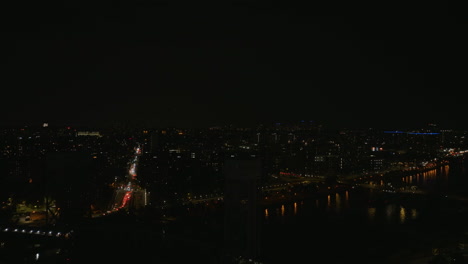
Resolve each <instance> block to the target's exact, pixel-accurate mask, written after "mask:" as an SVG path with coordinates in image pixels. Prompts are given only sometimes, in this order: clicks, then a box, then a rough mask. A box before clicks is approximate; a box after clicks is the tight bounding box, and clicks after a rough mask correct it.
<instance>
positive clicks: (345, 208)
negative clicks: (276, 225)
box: [263, 191, 419, 224]
mask: <svg viewBox="0 0 468 264" xmlns="http://www.w3.org/2000/svg"><path fill="white" fill-rule="evenodd" d="M370 193H371V192H370ZM372 193H373V194H375V193H376V192H375V191H373V192H372ZM271 212H274V214H271ZM320 213H325V214H327V215H329V216H330V217H338V218H339V217H341V216H344V217H346V216H348V215H354V216H356V217H358V218H361V219H362V218H364V219H367V221H368V222H369V223H390V224H405V223H407V222H408V220H415V219H417V217H418V216H419V209H417V208H411V207H408V206H403V205H400V204H397V203H396V202H392V203H387V204H377V205H371V204H367V203H366V202H362V201H354V200H353V192H352V191H345V192H337V193H335V194H327V195H324V196H322V197H317V198H315V199H305V200H300V201H294V202H290V203H284V204H281V205H277V206H270V207H268V208H265V209H263V219H264V220H271V221H274V220H275V219H280V222H282V223H285V222H287V221H289V220H290V219H292V218H295V217H303V216H304V215H306V216H307V215H314V214H320Z"/></svg>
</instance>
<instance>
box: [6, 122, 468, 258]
mask: <svg viewBox="0 0 468 264" xmlns="http://www.w3.org/2000/svg"><path fill="white" fill-rule="evenodd" d="M1 133H2V139H3V140H2V142H1V145H0V147H1V159H0V161H1V167H0V168H1V176H2V182H3V183H4V184H2V185H1V192H0V193H1V195H2V196H1V203H2V210H1V219H0V228H1V229H0V243H1V248H0V252H1V253H2V254H0V255H1V256H2V259H1V260H2V261H4V262H5V263H35V262H38V261H39V259H41V260H47V261H52V260H53V261H59V260H60V261H62V262H60V263H84V262H87V261H89V260H90V259H93V260H102V261H106V260H112V261H132V260H135V261H140V260H141V261H145V260H152V261H160V262H161V263H181V262H183V261H188V260H190V259H192V260H197V261H204V262H205V263H242V262H243V261H245V262H252V263H279V262H282V261H286V260H287V259H290V260H295V259H296V258H299V256H300V255H301V254H299V253H297V252H296V253H291V254H293V256H291V255H289V254H290V253H288V252H287V250H286V249H288V250H290V249H289V248H290V246H289V245H284V244H283V243H284V242H285V241H288V242H287V243H288V244H291V243H292V244H296V246H295V247H296V248H298V249H300V250H304V251H307V248H308V247H312V248H317V249H319V250H318V252H316V253H315V254H318V255H321V254H334V256H329V259H330V261H337V262H339V261H341V258H342V259H343V260H344V259H355V258H356V256H353V255H350V254H354V253H353V251H354V250H357V249H356V248H355V246H353V245H351V244H349V243H345V244H344V245H340V243H338V244H336V243H335V242H332V241H335V240H340V239H345V237H344V235H343V234H346V236H348V235H350V236H351V237H354V239H358V238H359V236H358V233H359V232H362V234H361V235H362V236H363V237H367V239H369V241H363V242H359V243H363V245H362V246H367V247H370V248H369V249H368V250H369V252H368V253H365V254H366V255H367V256H365V257H362V259H363V260H366V261H368V260H369V261H370V260H372V259H373V261H378V262H379V263H384V259H389V260H392V261H395V262H393V263H396V262H399V263H406V262H403V261H410V260H413V259H415V260H417V259H418V258H420V259H424V260H426V261H428V260H429V259H433V258H435V256H438V255H437V254H435V253H434V252H433V251H435V252H440V253H438V254H445V255H447V256H451V257H453V256H455V254H456V253H459V254H465V251H464V246H465V243H466V240H465V238H464V232H465V231H464V228H465V225H464V224H462V222H463V220H462V219H466V209H465V208H466V207H465V206H466V205H465V200H466V198H465V197H466V194H467V193H466V183H467V182H466V172H465V171H464V166H466V165H465V164H466V154H465V150H466V149H468V144H467V142H466V140H465V137H466V133H468V132H467V131H457V130H450V129H440V128H438V127H437V125H433V124H431V125H429V126H427V127H426V128H421V129H418V130H411V131H404V130H376V129H360V130H350V129H338V130H335V129H327V128H326V127H323V125H321V124H317V123H314V122H308V121H304V120H302V121H298V122H295V123H287V124H284V123H273V124H271V125H265V124H262V125H258V126H256V127H249V128H247V127H235V126H226V127H221V126H219V127H209V128H206V129H182V128H162V129H161V128H158V129H155V128H134V129H127V130H119V129H116V128H106V129H103V128H101V129H98V128H95V129H93V130H89V128H86V130H83V128H80V127H70V126H66V127H61V126H56V125H54V124H48V125H47V126H36V127H34V126H24V127H9V128H3V129H2V131H1ZM430 207H433V208H431V210H429V209H428V208H430ZM439 207H440V208H439ZM438 210H441V211H443V214H442V216H439V215H438V213H436V212H435V211H438ZM432 211H434V212H432ZM452 214H453V216H452V217H455V218H450V219H445V220H441V219H439V217H444V218H445V217H449V215H452ZM385 215H386V216H385ZM359 217H363V219H360V220H359V221H362V222H359V221H358V219H359ZM356 218H358V219H356ZM432 218H437V219H438V221H441V222H447V223H450V225H451V228H454V229H455V230H451V229H448V230H445V229H444V228H443V227H442V226H440V227H439V226H438V227H435V226H433V227H430V229H431V231H424V232H427V234H426V235H429V234H431V235H430V236H429V238H427V237H425V238H424V239H427V240H425V242H424V243H425V244H421V241H422V237H418V236H422V235H421V234H419V232H422V231H421V230H419V229H421V228H427V225H429V224H431V221H433V219H432ZM304 221H310V222H308V223H306V222H304ZM343 221H349V223H342V222H343ZM426 222H427V223H426ZM351 223H353V225H354V224H355V225H357V226H356V228H352V227H350V226H349V225H350V224H351ZM432 224H434V223H432ZM291 225H292V226H291ZM297 228H300V229H302V231H299V230H297ZM324 228H325V229H329V230H328V231H327V232H329V234H327V232H323V230H322V229H324ZM438 228H440V229H441V230H440V232H446V233H444V234H445V235H446V236H447V238H444V239H443V240H442V239H440V237H438V235H437V234H436V233H437V232H439V230H438ZM366 229H376V230H374V232H375V235H374V234H368V233H369V231H368V230H366ZM379 229H388V230H393V232H396V233H399V232H403V231H398V230H400V229H401V230H405V231H404V232H414V233H415V237H390V238H388V241H381V239H382V238H383V237H381V236H384V235H385V234H386V235H390V236H392V234H391V233H390V234H388V232H389V231H384V230H379ZM288 230H289V231H288ZM289 232H293V233H294V232H299V233H296V234H289ZM355 232H358V233H356V234H355ZM432 232H434V234H432ZM273 234H276V235H273ZM393 235H394V234H393ZM276 236H277V237H276ZM303 236H306V237H309V236H314V237H313V238H312V237H309V238H310V239H313V241H310V244H309V243H307V244H302V245H299V244H297V243H300V242H299V241H294V242H293V241H291V240H290V239H293V240H296V239H299V240H301V241H302V240H303V239H304V238H305V237H303ZM400 236H404V233H403V234H400ZM439 236H441V235H439ZM347 239H350V237H348V238H347ZM376 241H380V242H379V243H382V244H383V245H385V246H382V247H380V246H379V245H378V243H376ZM277 243H279V244H277ZM369 243H370V244H369ZM373 243H376V244H375V245H374V246H375V247H374V248H371V244H373ZM412 243H414V244H412ZM437 243H440V245H439V244H437ZM397 245H398V246H397ZM390 246H391V247H395V248H394V249H392V250H388V249H387V248H385V247H390ZM281 248H283V249H284V250H286V251H285V252H281V250H280V249H281ZM312 248H311V250H312ZM179 251H183V252H185V254H177V252H179ZM335 251H336V252H337V253H333V252H335ZM116 252H120V253H118V254H117V253H116ZM122 252H125V253H122ZM325 252H326V253H325ZM338 252H341V253H338ZM304 254H305V253H304ZM304 254H302V255H304ZM340 256H341V257H340ZM335 258H336V259H335ZM397 258H400V259H399V260H398V261H397V260H395V259H397ZM20 259H21V260H23V259H24V261H28V262H14V261H20ZM337 262H332V263H337ZM47 263H51V262H47ZM54 263H57V262H54ZM385 263H387V262H385ZM388 263H391V262H388ZM407 263H410V262H407ZM415 263H416V262H415ZM419 263H428V262H419Z"/></svg>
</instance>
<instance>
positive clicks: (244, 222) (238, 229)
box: [223, 158, 262, 261]
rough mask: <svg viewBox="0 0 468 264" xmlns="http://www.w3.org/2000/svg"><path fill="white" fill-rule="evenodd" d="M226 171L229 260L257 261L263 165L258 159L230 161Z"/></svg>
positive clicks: (227, 254) (225, 204)
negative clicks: (259, 203)
mask: <svg viewBox="0 0 468 264" xmlns="http://www.w3.org/2000/svg"><path fill="white" fill-rule="evenodd" d="M223 169H224V171H223V172H224V176H225V193H224V206H225V221H224V249H225V256H226V258H228V259H233V258H237V257H239V256H241V257H242V258H243V259H245V260H252V261H255V260H256V259H257V258H259V255H260V254H259V242H260V241H259V227H260V225H259V220H260V214H259V209H258V200H259V199H258V198H259V191H258V183H259V181H260V178H261V172H262V163H261V161H260V160H259V159H257V158H229V159H227V160H225V163H224V168H223Z"/></svg>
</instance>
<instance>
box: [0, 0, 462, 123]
mask: <svg viewBox="0 0 468 264" xmlns="http://www.w3.org/2000/svg"><path fill="white" fill-rule="evenodd" d="M6 2H16V3H7V4H6V3H5V4H4V3H2V4H1V5H2V6H1V7H0V12H1V16H0V17H1V18H0V19H2V21H1V22H2V24H1V34H2V59H1V61H0V65H1V72H2V79H1V87H2V96H1V99H2V100H1V104H0V110H1V118H0V125H3V124H5V125H7V124H27V125H40V124H42V123H43V122H49V124H104V123H111V122H124V123H134V124H150V125H155V126H179V127H192V126H195V127H200V126H201V127H203V126H212V125H222V124H236V125H241V126H250V125H252V124H257V123H269V122H285V121H296V120H313V121H316V122H320V123H323V124H325V125H329V126H335V127H378V128H388V129H399V128H402V127H414V128H417V127H421V126H423V125H425V124H427V123H437V124H439V125H440V126H441V127H445V128H468V118H467V115H466V113H467V111H466V109H467V106H468V103H467V99H466V98H467V96H466V95H465V90H466V88H467V84H466V76H467V58H468V52H467V47H468V43H467V42H468V41H467V37H466V36H467V33H468V31H467V24H468V23H467V21H468V19H467V16H466V14H465V13H464V11H465V9H463V8H461V7H460V6H454V5H451V3H450V4H449V3H438V5H435V3H424V5H413V6H412V5H408V4H405V5H397V4H396V3H393V2H382V3H379V4H370V3H365V4H364V3H362V4H361V3H356V2H349V3H347V4H344V3H340V2H338V3H329V4H317V5H314V4H309V5H305V4H299V3H300V2H299V1H298V2H297V4H296V3H295V2H294V1H283V2H284V3H282V4H277V3H276V4H275V2H273V1H213V2H221V3H222V4H213V3H208V2H200V1H195V2H197V4H196V5H195V4H194V3H192V4H185V2H182V1H150V0H135V1H89V2H99V4H96V3H88V1H86V3H87V4H84V2H82V1H63V3H61V4H58V3H59V2H60V1H53V2H49V1H36V2H33V3H29V2H28V3H27V4H26V3H25V2H21V1H20V2H18V1H6ZM187 2H188V1H187ZM302 2H310V1H302ZM312 2H314V1H312ZM6 5H8V6H6Z"/></svg>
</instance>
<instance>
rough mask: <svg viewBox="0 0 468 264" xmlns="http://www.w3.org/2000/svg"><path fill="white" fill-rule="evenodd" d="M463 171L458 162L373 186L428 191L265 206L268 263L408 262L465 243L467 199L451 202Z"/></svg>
mask: <svg viewBox="0 0 468 264" xmlns="http://www.w3.org/2000/svg"><path fill="white" fill-rule="evenodd" d="M465 168H466V161H465V160H462V159H460V160H456V161H453V162H452V163H451V164H450V165H445V166H442V167H439V168H437V169H433V170H429V171H426V172H424V173H417V174H414V175H407V176H402V177H393V178H392V179H385V180H382V181H379V182H370V183H371V184H384V185H388V183H391V184H393V185H398V186H399V187H404V186H406V187H407V188H410V187H411V186H417V189H419V190H421V191H424V193H425V194H412V193H405V194H397V193H380V192H376V191H373V190H369V189H365V190H363V189H351V190H349V191H346V192H341V193H333V194H329V195H326V194H324V195H322V196H320V197H316V198H314V199H308V200H302V201H297V202H292V203H287V204H282V205H278V206H272V207H268V208H265V209H264V210H263V217H264V219H263V224H262V225H261V229H262V241H261V249H262V252H261V255H262V257H263V260H264V261H265V263H285V262H287V263H304V262H309V263H312V262H317V261H318V260H319V259H321V260H327V262H328V263H349V262H356V263H410V262H409V260H410V259H412V258H413V256H415V255H421V254H424V253H425V252H426V253H428V254H430V253H431V249H432V248H434V247H438V248H442V247H444V246H445V247H449V246H448V245H451V243H456V242H457V241H464V232H465V222H466V219H467V218H466V217H465V215H466V214H465V211H466V206H465V202H464V201H463V200H458V199H457V200H455V199H452V197H464V196H465V192H466V189H467V184H466V182H467V174H466V169H465ZM413 188H414V187H413ZM397 256H401V257H397ZM405 261H407V262H405Z"/></svg>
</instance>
